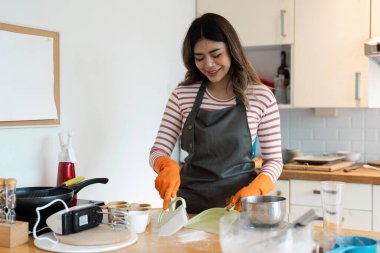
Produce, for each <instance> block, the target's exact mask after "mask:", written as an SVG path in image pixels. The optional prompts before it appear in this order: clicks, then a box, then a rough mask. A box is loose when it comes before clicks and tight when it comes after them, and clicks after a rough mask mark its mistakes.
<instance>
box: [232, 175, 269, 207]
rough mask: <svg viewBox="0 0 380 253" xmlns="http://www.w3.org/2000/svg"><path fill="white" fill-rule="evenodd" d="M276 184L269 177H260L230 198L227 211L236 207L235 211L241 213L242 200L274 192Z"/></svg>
mask: <svg viewBox="0 0 380 253" xmlns="http://www.w3.org/2000/svg"><path fill="white" fill-rule="evenodd" d="M273 188H274V184H273V182H272V179H270V177H269V176H268V175H265V174H260V175H258V176H257V177H256V178H255V179H254V180H253V181H252V182H251V183H250V184H249V185H248V186H246V187H243V188H242V189H240V190H239V191H238V192H237V193H236V194H235V195H234V196H232V197H231V198H230V201H229V204H228V206H227V210H230V209H231V208H232V207H233V206H235V210H237V211H239V212H240V211H241V202H240V199H242V198H245V197H248V196H261V195H265V194H267V193H268V192H270V191H271V190H273Z"/></svg>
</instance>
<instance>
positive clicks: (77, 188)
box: [68, 177, 108, 194]
mask: <svg viewBox="0 0 380 253" xmlns="http://www.w3.org/2000/svg"><path fill="white" fill-rule="evenodd" d="M96 183H100V184H106V183H108V178H102V177H101V178H92V179H87V180H84V181H82V182H79V183H77V184H75V185H72V186H70V187H68V188H69V189H71V190H73V191H74V194H77V193H78V192H79V191H80V190H82V189H83V188H84V187H86V186H88V185H90V184H96Z"/></svg>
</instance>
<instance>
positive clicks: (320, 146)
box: [301, 140, 325, 155]
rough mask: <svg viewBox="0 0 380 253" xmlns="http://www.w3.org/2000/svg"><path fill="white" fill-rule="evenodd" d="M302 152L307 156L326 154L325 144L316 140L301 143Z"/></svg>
mask: <svg viewBox="0 0 380 253" xmlns="http://www.w3.org/2000/svg"><path fill="white" fill-rule="evenodd" d="M301 150H302V151H303V152H304V153H305V155H310V154H317V155H321V154H323V153H325V142H324V141H316V140H304V141H302V142H301Z"/></svg>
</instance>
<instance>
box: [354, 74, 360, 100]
mask: <svg viewBox="0 0 380 253" xmlns="http://www.w3.org/2000/svg"><path fill="white" fill-rule="evenodd" d="M360 79H361V73H360V72H355V99H356V100H360V97H361V94H360Z"/></svg>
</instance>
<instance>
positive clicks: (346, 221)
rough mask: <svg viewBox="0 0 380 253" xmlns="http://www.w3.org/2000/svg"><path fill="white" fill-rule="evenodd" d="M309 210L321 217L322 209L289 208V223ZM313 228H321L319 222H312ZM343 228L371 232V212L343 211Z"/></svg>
mask: <svg viewBox="0 0 380 253" xmlns="http://www.w3.org/2000/svg"><path fill="white" fill-rule="evenodd" d="M310 209H314V210H315V211H316V212H317V214H318V215H319V216H321V217H322V207H320V206H319V207H315V206H298V205H291V206H290V214H289V222H293V221H294V220H296V219H297V218H298V217H300V216H301V215H302V214H304V213H306V212H307V211H309V210H310ZM313 225H314V226H323V222H322V221H321V220H317V221H314V222H313ZM343 228H347V229H356V230H367V231H372V212H371V211H362V210H352V209H343Z"/></svg>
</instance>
